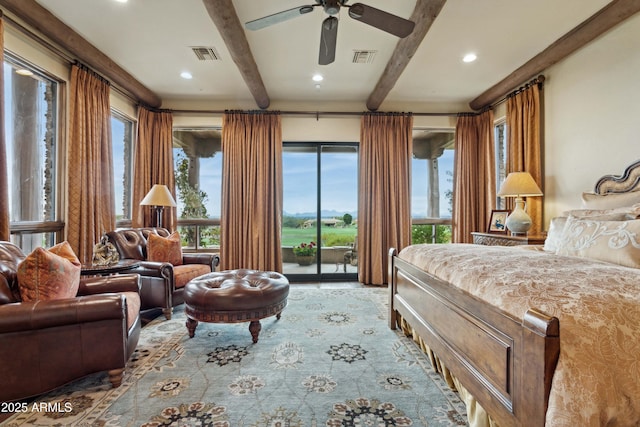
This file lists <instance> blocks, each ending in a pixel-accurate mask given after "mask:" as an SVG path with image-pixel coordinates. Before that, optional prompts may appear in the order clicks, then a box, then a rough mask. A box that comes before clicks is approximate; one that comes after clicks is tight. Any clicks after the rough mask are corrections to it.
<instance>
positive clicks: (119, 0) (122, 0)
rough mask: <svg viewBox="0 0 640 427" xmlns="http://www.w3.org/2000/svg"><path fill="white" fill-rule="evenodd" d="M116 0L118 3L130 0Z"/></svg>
mask: <svg viewBox="0 0 640 427" xmlns="http://www.w3.org/2000/svg"><path fill="white" fill-rule="evenodd" d="M116 1H117V2H118V3H126V2H128V1H129V0H116Z"/></svg>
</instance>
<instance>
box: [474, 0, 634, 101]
mask: <svg viewBox="0 0 640 427" xmlns="http://www.w3.org/2000/svg"><path fill="white" fill-rule="evenodd" d="M639 11H640V0H614V1H612V2H611V3H609V4H608V5H606V6H605V7H603V8H602V9H600V10H599V11H598V12H597V13H596V14H594V15H593V16H591V17H590V18H589V19H587V20H586V21H584V22H582V23H581V24H580V25H578V26H577V27H575V28H574V29H573V30H571V31H569V32H568V33H567V34H565V35H564V36H562V37H560V38H559V39H558V40H556V41H555V42H553V43H552V44H551V45H549V47H547V48H546V49H545V50H543V51H542V52H540V53H539V54H537V55H536V56H534V57H533V58H532V59H530V60H529V61H528V62H526V63H525V64H524V65H523V66H521V67H520V68H518V69H517V70H515V71H514V72H512V73H511V74H509V75H508V76H507V77H505V78H504V79H502V80H501V81H500V82H498V83H496V84H495V85H494V86H492V87H490V88H489V89H487V90H486V91H485V92H483V93H482V94H481V95H479V96H478V97H477V98H475V99H474V100H473V101H471V102H470V103H469V106H470V107H471V108H472V109H473V110H480V109H482V108H483V107H485V106H487V105H491V104H493V103H494V102H496V101H498V100H499V99H500V98H502V97H503V96H505V94H507V93H509V92H510V91H512V90H514V89H515V88H517V87H518V86H519V85H521V84H523V83H525V82H526V81H528V80H530V79H532V78H533V77H535V76H536V75H538V74H540V73H542V72H543V71H544V70H546V69H547V68H549V67H550V66H552V65H553V64H555V63H556V62H558V61H560V60H562V59H564V58H566V57H567V56H569V55H570V54H571V53H573V52H575V51H576V50H578V49H580V48H581V47H583V46H585V45H586V44H587V43H589V42H591V41H592V40H593V39H595V38H596V37H599V36H600V35H602V34H604V33H605V32H607V31H609V30H610V29H611V28H613V27H615V26H616V25H618V24H619V23H621V22H622V21H624V20H625V19H627V18H629V17H630V16H632V15H634V14H636V13H637V12H639Z"/></svg>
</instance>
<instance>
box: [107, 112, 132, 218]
mask: <svg viewBox="0 0 640 427" xmlns="http://www.w3.org/2000/svg"><path fill="white" fill-rule="evenodd" d="M111 146H112V150H113V179H114V190H115V203H116V206H115V212H116V223H117V225H118V226H119V227H124V226H126V225H129V224H130V223H131V188H132V182H133V181H132V179H133V178H132V170H133V166H132V165H133V121H132V120H129V119H127V118H126V117H124V116H123V115H121V114H119V113H117V112H112V113H111Z"/></svg>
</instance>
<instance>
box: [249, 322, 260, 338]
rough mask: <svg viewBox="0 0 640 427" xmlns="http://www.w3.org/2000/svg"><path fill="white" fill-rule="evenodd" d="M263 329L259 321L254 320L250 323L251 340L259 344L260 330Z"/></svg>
mask: <svg viewBox="0 0 640 427" xmlns="http://www.w3.org/2000/svg"><path fill="white" fill-rule="evenodd" d="M261 329H262V325H261V324H260V321H259V320H252V321H251V323H249V332H251V338H253V342H254V343H257V342H258V335H259V334H260V330H261Z"/></svg>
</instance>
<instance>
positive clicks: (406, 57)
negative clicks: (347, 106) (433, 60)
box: [367, 0, 446, 111]
mask: <svg viewBox="0 0 640 427" xmlns="http://www.w3.org/2000/svg"><path fill="white" fill-rule="evenodd" d="M445 2H446V0H417V1H416V6H415V8H414V9H413V13H412V14H411V17H410V18H409V20H411V21H413V22H415V24H416V25H415V28H414V29H413V32H412V33H411V34H409V35H408V36H407V37H405V38H403V39H400V40H399V41H398V44H397V45H396V48H395V50H394V51H393V54H392V55H391V59H389V62H388V63H387V66H386V67H385V69H384V72H383V73H382V75H381V76H380V79H379V80H378V83H377V84H376V87H375V88H374V89H373V92H371V94H370V95H369V98H368V99H367V108H368V109H369V110H370V111H376V110H377V109H378V108H380V105H381V104H382V102H383V101H384V100H385V98H386V97H387V95H388V94H389V92H390V91H391V89H393V87H394V86H395V84H396V82H397V81H398V79H399V78H400V75H401V74H402V72H403V71H404V69H405V68H406V67H407V65H408V64H409V61H411V58H413V55H414V54H415V53H416V51H417V50H418V47H419V46H420V44H421V43H422V40H423V39H424V37H425V36H426V35H427V32H428V31H429V28H431V25H432V24H433V21H435V19H436V17H437V16H438V14H439V13H440V11H441V10H442V7H443V6H444V4H445Z"/></svg>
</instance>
